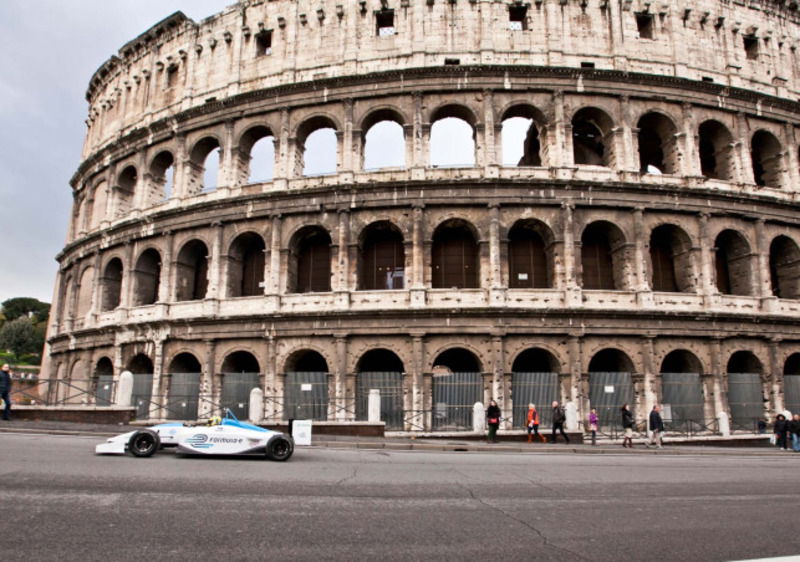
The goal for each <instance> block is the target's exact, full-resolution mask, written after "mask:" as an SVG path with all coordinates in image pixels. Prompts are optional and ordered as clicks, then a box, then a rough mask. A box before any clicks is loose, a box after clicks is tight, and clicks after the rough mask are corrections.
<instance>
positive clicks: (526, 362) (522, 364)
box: [511, 347, 561, 373]
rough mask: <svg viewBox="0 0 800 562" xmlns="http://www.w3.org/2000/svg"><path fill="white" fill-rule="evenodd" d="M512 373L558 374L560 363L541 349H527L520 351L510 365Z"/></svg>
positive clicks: (550, 352)
mask: <svg viewBox="0 0 800 562" xmlns="http://www.w3.org/2000/svg"><path fill="white" fill-rule="evenodd" d="M511 371H512V372H514V373H560V372H561V363H560V361H559V360H558V358H557V357H556V355H555V354H554V353H553V352H552V351H550V350H548V349H545V348H543V347H528V348H526V349H523V350H522V351H520V352H519V353H518V354H517V356H516V357H515V358H514V362H513V363H512V364H511Z"/></svg>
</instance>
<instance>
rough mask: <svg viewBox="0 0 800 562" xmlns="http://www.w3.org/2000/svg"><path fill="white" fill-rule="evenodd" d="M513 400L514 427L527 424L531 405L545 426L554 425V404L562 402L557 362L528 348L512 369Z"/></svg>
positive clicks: (519, 356)
mask: <svg viewBox="0 0 800 562" xmlns="http://www.w3.org/2000/svg"><path fill="white" fill-rule="evenodd" d="M511 371H512V374H511V397H512V399H513V403H514V410H513V416H512V418H513V420H514V427H519V428H524V427H525V426H526V424H527V418H526V416H527V412H528V404H533V405H535V406H536V410H537V411H538V412H539V422H540V424H541V425H542V426H546V425H550V424H551V423H552V422H553V409H552V408H551V407H550V405H551V404H552V403H553V401H554V400H559V401H560V400H561V397H560V392H559V388H558V373H559V372H561V368H560V366H559V363H558V360H557V359H556V358H555V356H553V354H552V353H550V352H549V351H547V350H545V349H540V348H535V347H532V348H529V349H526V350H525V351H523V352H522V353H520V354H519V355H517V358H516V359H514V364H513V365H512V367H511Z"/></svg>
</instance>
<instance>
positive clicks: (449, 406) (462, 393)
mask: <svg viewBox="0 0 800 562" xmlns="http://www.w3.org/2000/svg"><path fill="white" fill-rule="evenodd" d="M482 401H483V384H482V381H481V374H480V373H447V374H444V375H434V376H433V419H432V420H431V425H432V429H433V431H446V430H462V431H463V430H471V429H472V407H473V406H474V405H475V402H482Z"/></svg>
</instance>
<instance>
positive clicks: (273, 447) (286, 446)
mask: <svg viewBox="0 0 800 562" xmlns="http://www.w3.org/2000/svg"><path fill="white" fill-rule="evenodd" d="M293 452H294V443H292V442H291V440H289V439H286V438H285V437H275V438H274V439H272V440H271V441H270V442H269V443H267V458H268V459H269V460H271V461H286V460H289V457H291V456H292V453H293Z"/></svg>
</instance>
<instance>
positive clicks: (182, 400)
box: [165, 373, 201, 420]
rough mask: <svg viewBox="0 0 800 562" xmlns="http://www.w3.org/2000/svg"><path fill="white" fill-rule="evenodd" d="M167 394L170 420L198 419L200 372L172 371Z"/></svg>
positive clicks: (168, 417)
mask: <svg viewBox="0 0 800 562" xmlns="http://www.w3.org/2000/svg"><path fill="white" fill-rule="evenodd" d="M167 376H169V377H170V379H169V392H168V394H167V406H166V410H167V415H166V416H165V417H166V419H170V420H196V419H197V406H198V402H199V401H200V377H201V375H200V373H171V374H169V375H167Z"/></svg>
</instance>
